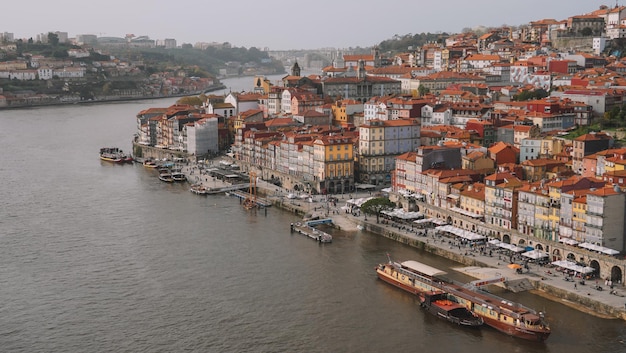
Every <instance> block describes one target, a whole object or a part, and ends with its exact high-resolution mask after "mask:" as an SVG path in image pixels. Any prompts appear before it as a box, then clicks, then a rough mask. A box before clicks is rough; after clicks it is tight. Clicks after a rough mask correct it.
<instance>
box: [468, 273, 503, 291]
mask: <svg viewBox="0 0 626 353" xmlns="http://www.w3.org/2000/svg"><path fill="white" fill-rule="evenodd" d="M504 281H506V277H504V276H499V275H498V276H496V277H492V278H485V279H477V280H475V281H471V282H469V283H467V284H466V285H465V286H466V287H468V288H479V287H482V286H486V285H489V284H494V283H501V282H504Z"/></svg>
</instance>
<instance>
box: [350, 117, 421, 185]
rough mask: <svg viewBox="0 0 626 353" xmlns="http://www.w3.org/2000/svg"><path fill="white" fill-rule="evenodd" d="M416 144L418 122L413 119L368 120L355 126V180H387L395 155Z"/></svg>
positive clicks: (373, 181) (368, 181)
mask: <svg viewBox="0 0 626 353" xmlns="http://www.w3.org/2000/svg"><path fill="white" fill-rule="evenodd" d="M419 146H420V125H419V124H418V123H417V122H416V121H415V120H408V119H406V120H405V119H401V120H386V121H384V120H370V121H368V122H367V123H365V124H363V125H361V126H360V127H359V148H358V162H359V163H358V168H359V176H358V180H359V181H360V182H362V183H369V184H375V185H380V184H385V183H389V182H390V181H391V174H390V173H391V171H392V170H394V169H395V159H396V157H397V156H399V155H401V154H403V153H405V152H409V151H415V150H416V149H417V148H418V147H419Z"/></svg>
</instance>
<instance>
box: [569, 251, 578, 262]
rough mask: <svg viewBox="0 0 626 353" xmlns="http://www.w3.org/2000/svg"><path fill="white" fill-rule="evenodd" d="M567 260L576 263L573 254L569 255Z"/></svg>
mask: <svg viewBox="0 0 626 353" xmlns="http://www.w3.org/2000/svg"><path fill="white" fill-rule="evenodd" d="M567 259H568V260H569V261H573V262H576V255H574V254H572V253H569V254H567Z"/></svg>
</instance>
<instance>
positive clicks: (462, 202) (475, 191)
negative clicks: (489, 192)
mask: <svg viewBox="0 0 626 353" xmlns="http://www.w3.org/2000/svg"><path fill="white" fill-rule="evenodd" d="M459 208H460V210H462V211H465V212H467V214H471V215H475V216H474V217H476V218H480V217H483V216H484V215H485V184H483V183H473V184H469V185H467V187H466V188H465V189H464V190H462V191H461V193H460V195H459Z"/></svg>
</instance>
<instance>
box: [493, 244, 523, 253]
mask: <svg viewBox="0 0 626 353" xmlns="http://www.w3.org/2000/svg"><path fill="white" fill-rule="evenodd" d="M498 246H499V247H501V248H503V249H507V250H511V251H512V252H522V251H525V250H526V249H524V248H521V247H519V246H517V245H513V244H508V243H500V244H498Z"/></svg>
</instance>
